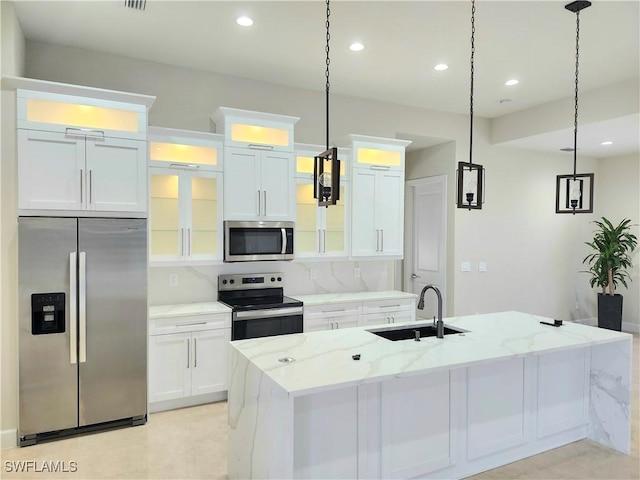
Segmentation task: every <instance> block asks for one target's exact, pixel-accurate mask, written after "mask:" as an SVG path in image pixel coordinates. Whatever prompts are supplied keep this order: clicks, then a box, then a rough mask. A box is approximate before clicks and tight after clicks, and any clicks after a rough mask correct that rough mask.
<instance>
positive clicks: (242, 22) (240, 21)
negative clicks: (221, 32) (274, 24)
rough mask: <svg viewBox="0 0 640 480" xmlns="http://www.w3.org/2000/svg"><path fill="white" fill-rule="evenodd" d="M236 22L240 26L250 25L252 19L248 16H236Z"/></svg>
mask: <svg viewBox="0 0 640 480" xmlns="http://www.w3.org/2000/svg"><path fill="white" fill-rule="evenodd" d="M236 23H237V24H238V25H240V26H242V27H250V26H251V25H253V20H251V19H250V18H249V17H238V19H237V20H236Z"/></svg>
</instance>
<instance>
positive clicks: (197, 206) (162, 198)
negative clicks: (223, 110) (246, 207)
mask: <svg viewBox="0 0 640 480" xmlns="http://www.w3.org/2000/svg"><path fill="white" fill-rule="evenodd" d="M222 145H223V143H222V138H221V136H220V135H216V134H212V133H201V132H188V131H184V130H174V129H168V128H157V127H150V130H149V151H150V160H151V161H150V165H151V167H150V169H149V181H150V206H149V210H150V212H149V216H150V237H149V238H150V248H149V252H150V261H151V263H152V264H155V265H162V264H193V263H202V262H212V261H213V262H217V261H221V260H222V173H221V172H220V170H221V168H222V158H223V146H222Z"/></svg>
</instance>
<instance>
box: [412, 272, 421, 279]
mask: <svg viewBox="0 0 640 480" xmlns="http://www.w3.org/2000/svg"><path fill="white" fill-rule="evenodd" d="M416 278H420V275H416V274H415V273H412V274H411V280H415V279H416Z"/></svg>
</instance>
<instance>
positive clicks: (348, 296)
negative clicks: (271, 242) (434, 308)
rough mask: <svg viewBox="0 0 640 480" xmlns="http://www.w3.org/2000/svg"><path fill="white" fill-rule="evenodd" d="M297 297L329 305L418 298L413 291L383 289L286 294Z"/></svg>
mask: <svg viewBox="0 0 640 480" xmlns="http://www.w3.org/2000/svg"><path fill="white" fill-rule="evenodd" d="M288 296H289V297H292V298H297V299H298V300H300V301H301V302H302V303H304V304H305V305H309V306H314V305H330V304H332V303H346V302H362V301H369V300H402V299H405V298H418V296H417V295H416V294H415V293H409V292H400V291H397V290H384V291H380V292H346V293H318V294H314V295H288Z"/></svg>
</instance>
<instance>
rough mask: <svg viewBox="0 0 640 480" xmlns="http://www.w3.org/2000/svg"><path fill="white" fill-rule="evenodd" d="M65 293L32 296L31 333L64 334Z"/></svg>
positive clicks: (34, 294) (35, 294)
mask: <svg viewBox="0 0 640 480" xmlns="http://www.w3.org/2000/svg"><path fill="white" fill-rule="evenodd" d="M64 304H65V294H64V293H33V294H31V333H32V334H33V335H45V334H48V333H64V317H65V315H64Z"/></svg>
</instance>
